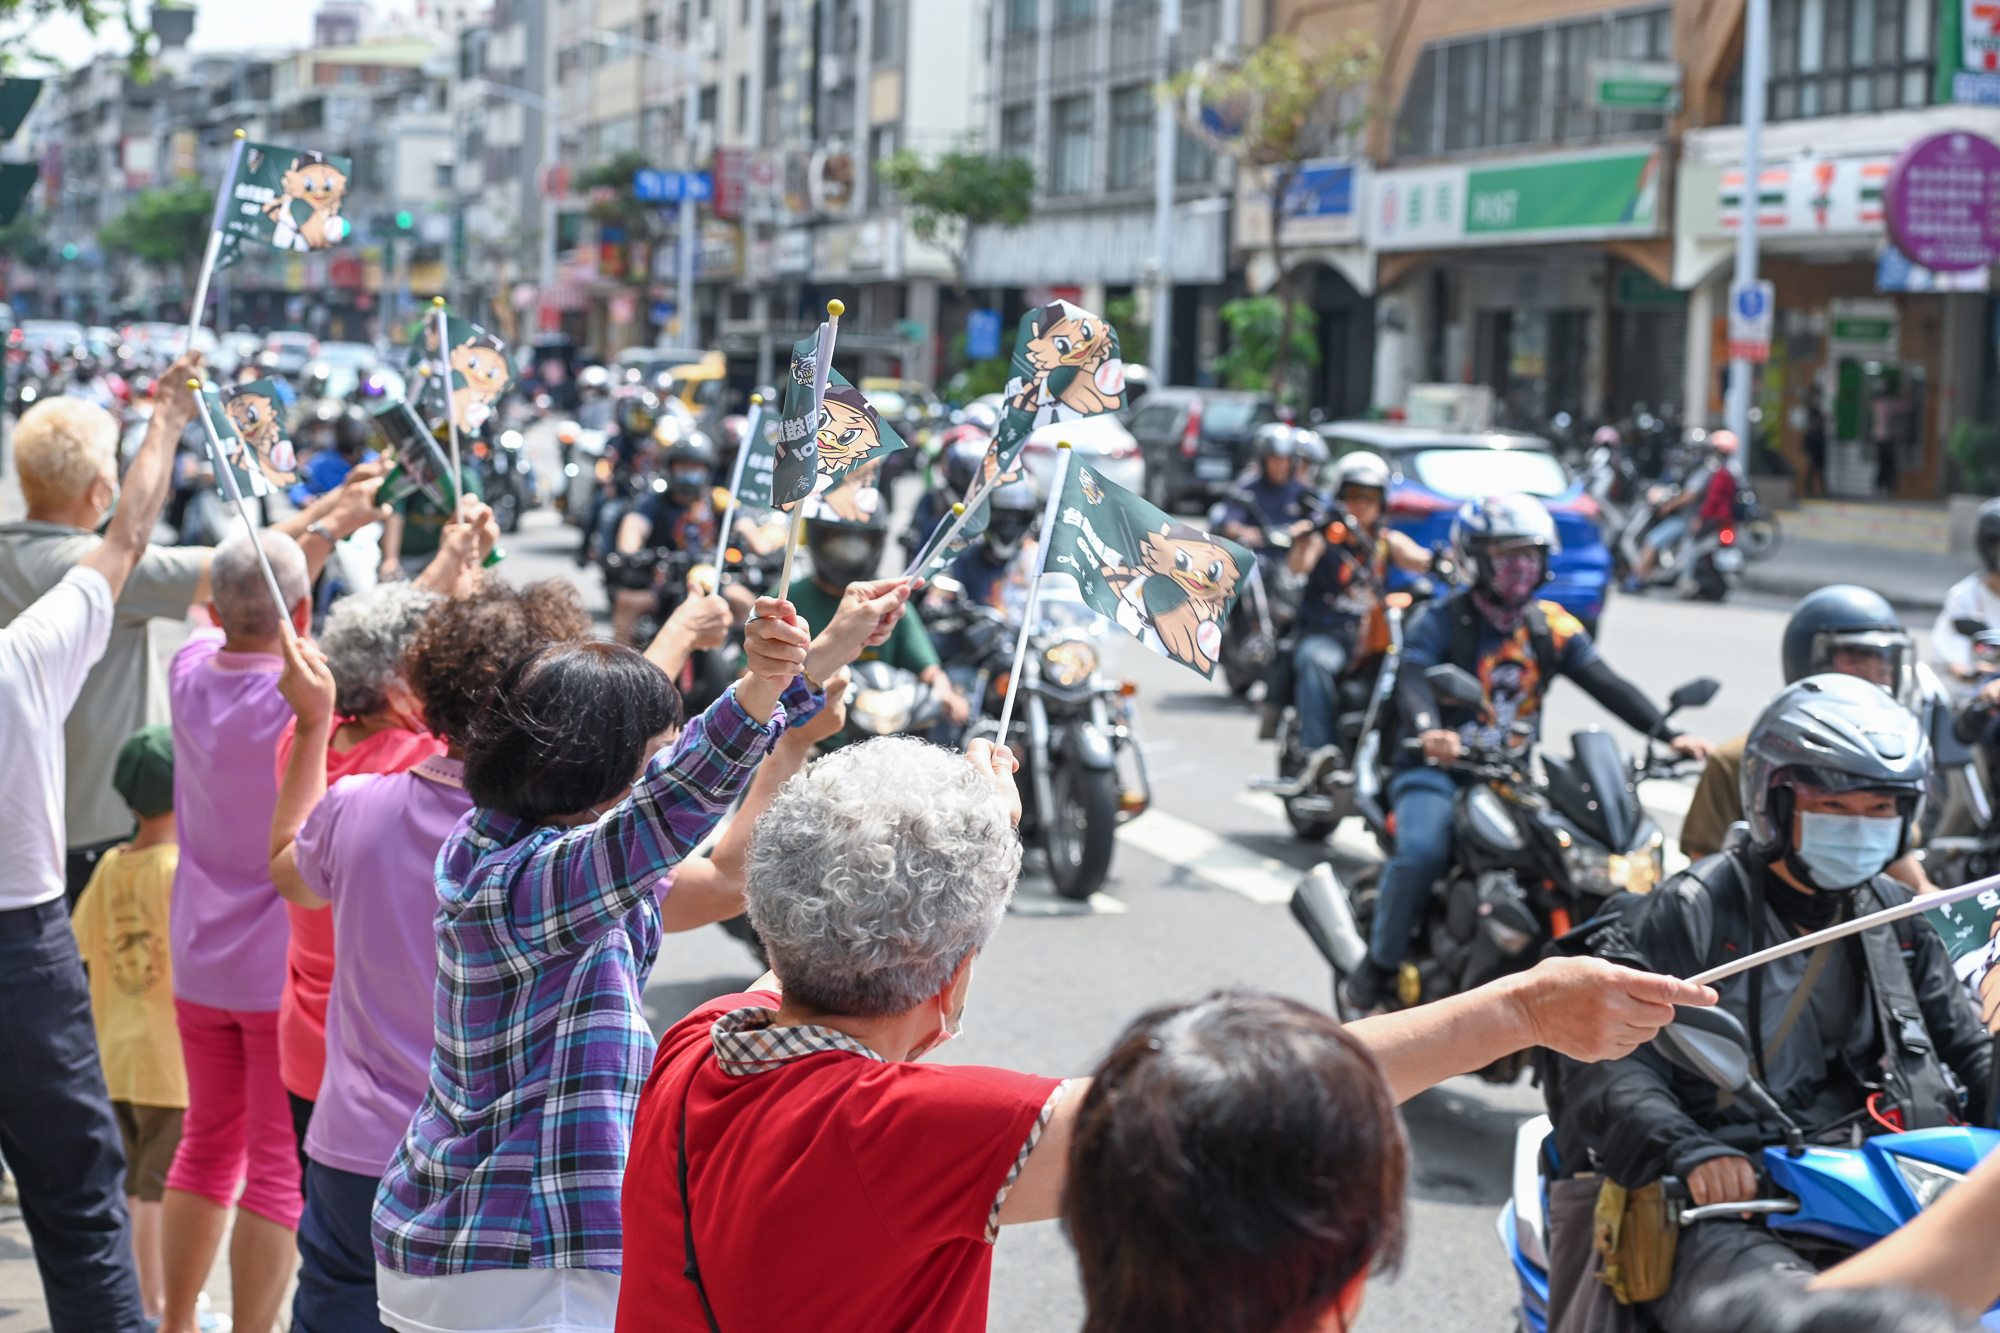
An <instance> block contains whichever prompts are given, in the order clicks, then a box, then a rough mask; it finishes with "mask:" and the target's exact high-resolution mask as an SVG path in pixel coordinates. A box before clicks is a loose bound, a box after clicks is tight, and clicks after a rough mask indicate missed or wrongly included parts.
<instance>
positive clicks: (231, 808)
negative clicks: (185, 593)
mask: <svg viewBox="0 0 2000 1333" xmlns="http://www.w3.org/2000/svg"><path fill="white" fill-rule="evenodd" d="M222 638H223V636H222V631H221V630H218V629H203V630H197V631H195V633H194V635H193V637H191V638H190V639H189V640H188V642H187V646H186V647H184V648H182V649H181V650H180V652H179V653H177V654H175V655H174V663H173V666H172V667H171V668H170V669H169V671H168V673H167V692H168V697H169V698H170V699H171V701H172V704H173V717H174V828H175V829H176V831H177V832H178V833H179V835H180V844H181V859H180V867H179V869H177V870H176V871H175V872H174V901H173V908H172V910H171V912H170V913H169V917H168V931H167V934H168V939H169V941H170V943H171V946H172V952H173V963H174V994H175V995H177V996H179V997H180V998H181V999H183V1000H189V1001H192V1002H193V1003H195V1004H205V1005H207V1006H209V1007H210V1008H213V1009H235V1010H239V1011H242V1012H246V1013H270V1012H274V1011H276V1009H277V1007H278V1000H279V998H280V997H281V996H282V995H283V994H284V990H285V945H286V944H287V943H288V942H289V941H290V939H291V935H292V928H291V923H290V922H289V921H288V920H287V919H286V917H285V903H284V899H282V898H280V897H278V890H277V889H276V888H275V887H274V886H273V885H272V883H271V814H272V812H273V810H274V809H275V808H276V807H277V804H278V781H277V774H276V763H277V752H278V735H279V733H280V732H282V731H283V730H284V729H285V724H286V723H287V722H289V721H291V720H292V708H291V705H290V704H288V703H286V702H285V700H284V696H282V695H280V694H279V693H278V674H279V673H280V672H281V671H283V670H284V667H285V663H284V659H283V658H281V657H278V656H276V655H274V654H270V653H232V652H224V651H222Z"/></svg>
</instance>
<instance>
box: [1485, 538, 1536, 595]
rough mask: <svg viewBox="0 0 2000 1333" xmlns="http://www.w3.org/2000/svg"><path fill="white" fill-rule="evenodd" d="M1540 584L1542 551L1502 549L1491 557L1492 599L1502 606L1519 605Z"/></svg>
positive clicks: (1532, 593)
mask: <svg viewBox="0 0 2000 1333" xmlns="http://www.w3.org/2000/svg"><path fill="white" fill-rule="evenodd" d="M1541 586H1542V553H1541V552H1540V551H1537V550H1527V551H1502V552H1500V553H1499V554H1497V555H1495V556H1494V557H1493V599H1494V600H1495V601H1497V602H1499V603H1500V604H1501V605H1503V606H1520V605H1522V604H1523V603H1525V602H1526V601H1527V600H1528V599H1529V598H1530V597H1532V596H1534V593H1535V589H1537V588H1539V587H1541Z"/></svg>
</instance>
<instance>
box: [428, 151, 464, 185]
mask: <svg viewBox="0 0 2000 1333" xmlns="http://www.w3.org/2000/svg"><path fill="white" fill-rule="evenodd" d="M467 156H468V157H469V156H471V154H469V153H468V154H467ZM451 165H452V164H451V163H450V162H438V163H435V164H433V168H434V170H435V172H436V176H435V178H434V179H433V181H432V184H433V185H435V186H436V187H437V188H438V189H440V190H449V189H450V188H451Z"/></svg>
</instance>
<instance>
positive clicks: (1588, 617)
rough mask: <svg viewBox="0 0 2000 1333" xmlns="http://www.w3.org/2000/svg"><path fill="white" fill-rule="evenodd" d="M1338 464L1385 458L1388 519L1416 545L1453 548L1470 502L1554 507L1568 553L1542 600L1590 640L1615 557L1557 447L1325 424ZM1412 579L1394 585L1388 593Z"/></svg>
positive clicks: (1484, 435)
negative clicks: (1511, 496)
mask: <svg viewBox="0 0 2000 1333" xmlns="http://www.w3.org/2000/svg"><path fill="white" fill-rule="evenodd" d="M1315 429H1317V430H1318V431H1319V433H1320V435H1321V437H1322V438H1324V439H1325V440H1326V445H1327V452H1328V453H1330V454H1331V455H1333V457H1334V458H1335V459H1336V460H1337V459H1338V458H1339V456H1340V455H1341V454H1344V453H1351V452H1352V451H1354V450H1356V449H1370V450H1373V451H1374V452H1376V453H1378V454H1380V455H1382V457H1383V458H1384V459H1386V460H1388V463H1389V466H1390V467H1391V468H1392V469H1394V472H1395V476H1394V478H1393V480H1392V481H1391V483H1390V488H1389V521H1390V522H1391V523H1393V524H1394V525H1395V526H1396V527H1397V528H1398V529H1400V530H1401V531H1403V532H1406V533H1408V534H1409V535H1410V536H1411V537H1412V538H1414V539H1415V540H1416V541H1417V542H1418V543H1419V544H1420V545H1423V546H1434V545H1436V544H1438V543H1440V542H1447V541H1450V540H1451V520H1452V516H1453V515H1454V514H1456V513H1457V512H1458V510H1459V507H1460V506H1461V505H1463V504H1464V503H1465V502H1466V501H1467V500H1470V499H1472V498H1474V497H1476V496H1481V495H1498V494H1501V493H1503V492H1509V491H1520V492H1525V493H1526V494H1528V495H1532V496H1535V497H1536V498H1537V499H1539V500H1540V501H1541V502H1542V503H1543V504H1545V505H1547V506H1548V509H1549V513H1550V514H1551V515H1553V516H1554V518H1555V521H1556V535H1557V536H1559V537H1560V538H1561V539H1562V550H1560V551H1558V552H1556V555H1555V558H1554V559H1553V560H1551V561H1550V562H1549V567H1550V569H1551V570H1552V571H1553V572H1554V575H1555V576H1554V577H1553V578H1552V579H1550V580H1549V582H1548V584H1547V585H1546V586H1545V587H1544V588H1543V589H1542V594H1541V595H1542V596H1543V597H1545V598H1547V599H1548V600H1549V601H1552V602H1556V603H1558V604H1560V605H1561V606H1562V607H1563V609H1564V610H1566V611H1568V612H1569V613H1570V614H1571V615H1573V616H1575V617H1576V618H1577V619H1578V620H1581V621H1582V622H1583V623H1584V627H1585V628H1587V629H1589V630H1590V631H1591V632H1592V633H1593V634H1595V633H1596V631H1597V618H1598V617H1599V616H1601V615H1602V614H1604V593H1605V589H1606V588H1607V587H1608V586H1609V585H1610V583H1611V551H1610V548H1608V547H1607V546H1605V544H1604V537H1603V534H1602V533H1600V532H1599V531H1598V528H1597V501H1595V500H1593V499H1592V498H1591V497H1590V496H1589V495H1588V494H1586V493H1585V491H1584V488H1583V481H1582V479H1581V478H1579V477H1577V476H1576V475H1574V474H1573V473H1571V472H1570V470H1569V468H1568V467H1566V466H1565V465H1564V464H1563V461H1562V459H1561V458H1559V457H1558V456H1557V455H1556V452H1555V448H1554V446H1553V445H1551V444H1550V443H1549V442H1548V441H1547V440H1545V439H1542V438H1541V437H1540V436H1538V435H1523V434H1516V433H1514V432H1510V431H1482V432H1478V433H1465V432H1459V431H1448V430H1439V429H1436V428H1435V427H1429V426H1404V425H1398V424H1394V423H1391V422H1384V421H1329V422H1325V423H1323V424H1321V425H1319V426H1317V427H1315ZM1404 581H1407V576H1400V575H1399V576H1398V577H1396V578H1392V579H1391V581H1390V586H1391V587H1392V588H1393V587H1396V586H1399V585H1400V583H1402V582H1404Z"/></svg>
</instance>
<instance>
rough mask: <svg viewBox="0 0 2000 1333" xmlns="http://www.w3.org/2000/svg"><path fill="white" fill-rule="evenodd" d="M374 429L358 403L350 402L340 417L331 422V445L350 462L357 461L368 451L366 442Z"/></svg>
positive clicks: (372, 435) (371, 437)
mask: <svg viewBox="0 0 2000 1333" xmlns="http://www.w3.org/2000/svg"><path fill="white" fill-rule="evenodd" d="M374 434H375V432H374V429H373V427H372V426H371V425H370V424H369V421H368V413H367V412H366V411H365V410H363V409H362V408H361V406H360V405H359V404H354V403H350V404H349V405H348V408H347V410H346V411H345V412H342V413H341V414H340V418H339V419H338V420H337V421H335V422H334V423H333V447H334V448H335V449H337V450H339V451H340V456H341V457H342V458H344V459H346V460H347V461H348V462H350V463H359V462H360V461H361V459H362V457H363V456H364V455H366V454H367V452H368V443H369V441H370V440H371V439H373V438H374Z"/></svg>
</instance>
